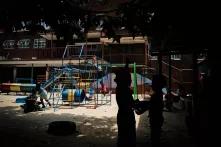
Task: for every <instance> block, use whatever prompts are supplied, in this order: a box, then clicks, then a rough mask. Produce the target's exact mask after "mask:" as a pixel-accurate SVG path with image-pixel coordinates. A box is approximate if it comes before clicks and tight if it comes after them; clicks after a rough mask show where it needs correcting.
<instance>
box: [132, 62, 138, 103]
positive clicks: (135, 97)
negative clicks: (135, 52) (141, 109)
mask: <svg viewBox="0 0 221 147" xmlns="http://www.w3.org/2000/svg"><path fill="white" fill-rule="evenodd" d="M133 68H134V73H133V88H134V100H136V99H138V95H137V72H136V63H135V62H134V67H133Z"/></svg>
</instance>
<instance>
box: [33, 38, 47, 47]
mask: <svg viewBox="0 0 221 147" xmlns="http://www.w3.org/2000/svg"><path fill="white" fill-rule="evenodd" d="M33 47H34V48H45V47H46V39H44V38H39V39H34V45H33Z"/></svg>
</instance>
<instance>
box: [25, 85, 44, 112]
mask: <svg viewBox="0 0 221 147" xmlns="http://www.w3.org/2000/svg"><path fill="white" fill-rule="evenodd" d="M37 98H38V97H37V95H36V90H35V89H32V91H31V94H30V95H29V96H28V97H27V99H26V101H25V104H24V106H23V108H24V113H28V112H33V111H39V110H41V109H40V107H39V103H38V102H37Z"/></svg>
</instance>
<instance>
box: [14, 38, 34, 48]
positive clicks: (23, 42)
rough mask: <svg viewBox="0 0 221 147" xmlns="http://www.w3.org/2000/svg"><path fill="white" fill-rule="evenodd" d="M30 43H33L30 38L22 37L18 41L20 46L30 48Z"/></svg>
mask: <svg viewBox="0 0 221 147" xmlns="http://www.w3.org/2000/svg"><path fill="white" fill-rule="evenodd" d="M30 43H31V40H30V39H21V40H19V41H18V43H17V45H18V48H30Z"/></svg>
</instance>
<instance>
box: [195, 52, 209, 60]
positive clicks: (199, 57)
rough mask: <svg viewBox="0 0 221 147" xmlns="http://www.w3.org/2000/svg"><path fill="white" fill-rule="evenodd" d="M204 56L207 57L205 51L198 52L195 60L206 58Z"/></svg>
mask: <svg viewBox="0 0 221 147" xmlns="http://www.w3.org/2000/svg"><path fill="white" fill-rule="evenodd" d="M206 57H207V54H206V53H200V54H199V55H198V59H197V60H204V59H206Z"/></svg>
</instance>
